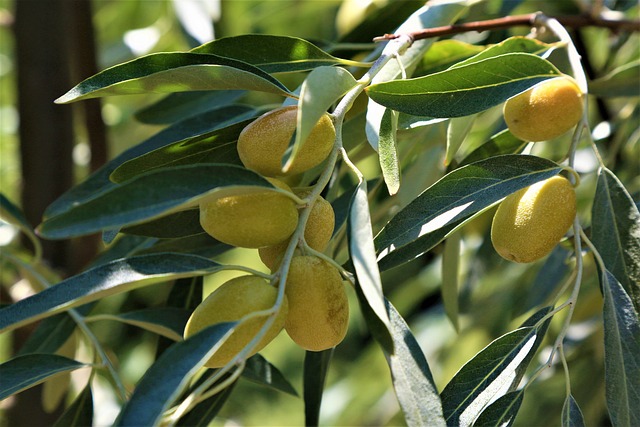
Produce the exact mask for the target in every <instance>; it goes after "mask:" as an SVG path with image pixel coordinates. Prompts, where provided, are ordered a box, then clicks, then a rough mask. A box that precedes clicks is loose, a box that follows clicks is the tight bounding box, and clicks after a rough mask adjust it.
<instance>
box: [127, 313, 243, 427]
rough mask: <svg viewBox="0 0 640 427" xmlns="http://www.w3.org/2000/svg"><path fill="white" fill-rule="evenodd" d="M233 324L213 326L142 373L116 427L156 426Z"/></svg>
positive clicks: (200, 332)
mask: <svg viewBox="0 0 640 427" xmlns="http://www.w3.org/2000/svg"><path fill="white" fill-rule="evenodd" d="M235 325H236V323H235V322H229V323H217V324H215V325H213V326H209V327H207V328H205V329H203V330H201V331H199V332H198V333H196V334H195V335H192V336H190V337H189V338H188V339H186V340H184V341H180V342H178V343H175V344H174V345H172V346H171V347H169V348H168V349H167V351H165V352H164V353H162V355H161V356H160V358H159V359H158V360H157V361H156V363H154V364H153V365H151V367H150V368H149V369H148V370H147V372H145V374H144V376H143V377H142V379H141V380H140V382H139V383H138V385H137V387H136V388H135V390H134V392H133V394H132V395H131V398H130V399H129V401H128V402H127V403H126V404H125V405H124V407H123V409H122V411H121V412H120V415H119V416H118V418H117V420H116V425H118V426H153V425H158V424H159V421H160V419H161V417H162V415H163V413H164V412H165V411H166V410H167V409H168V408H169V406H170V405H171V404H172V403H173V402H174V400H175V399H176V398H177V397H178V396H179V395H180V393H181V392H182V390H183V389H184V388H185V387H186V386H187V384H188V382H189V381H190V380H191V377H192V375H193V374H195V373H196V371H197V370H198V369H200V368H201V367H202V366H203V365H204V364H205V363H206V362H207V360H209V359H210V358H211V356H212V355H213V353H215V352H216V351H217V350H218V348H219V347H220V346H221V345H222V343H223V342H224V340H225V339H226V337H228V335H230V333H231V332H233V329H234V327H235Z"/></svg>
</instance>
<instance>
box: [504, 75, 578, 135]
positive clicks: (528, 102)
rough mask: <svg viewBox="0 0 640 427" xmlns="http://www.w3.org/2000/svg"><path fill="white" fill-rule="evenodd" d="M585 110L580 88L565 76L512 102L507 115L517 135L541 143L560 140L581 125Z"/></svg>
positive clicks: (512, 131) (507, 120)
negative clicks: (558, 138) (563, 135)
mask: <svg viewBox="0 0 640 427" xmlns="http://www.w3.org/2000/svg"><path fill="white" fill-rule="evenodd" d="M583 109H584V100H583V96H582V92H581V91H580V88H579V87H578V84H577V83H576V81H575V80H573V79H572V78H571V77H568V76H564V77H558V78H554V79H551V80H546V81H544V82H542V83H540V84H538V85H536V86H534V87H532V88H531V89H529V90H527V91H525V92H522V93H521V94H519V95H516V96H514V97H512V98H509V99H508V100H507V102H505V104H504V109H503V113H504V120H505V122H506V123H507V126H508V127H509V130H510V131H511V133H512V134H513V135H515V136H516V137H518V138H520V139H522V140H524V141H531V142H537V141H547V140H550V139H553V138H556V137H558V136H560V135H562V134H563V133H565V132H567V131H568V130H569V129H571V128H572V127H574V126H575V125H577V124H578V122H579V121H580V118H581V117H582V112H583Z"/></svg>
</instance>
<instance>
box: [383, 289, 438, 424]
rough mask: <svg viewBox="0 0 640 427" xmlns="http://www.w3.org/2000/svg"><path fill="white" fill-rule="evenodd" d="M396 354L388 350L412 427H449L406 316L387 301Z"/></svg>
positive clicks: (392, 371)
mask: <svg viewBox="0 0 640 427" xmlns="http://www.w3.org/2000/svg"><path fill="white" fill-rule="evenodd" d="M386 304H387V309H388V311H389V318H390V327H391V336H392V337H393V347H394V353H393V354H390V353H388V352H386V351H385V356H386V358H387V363H388V364H389V368H390V370H391V378H392V381H393V388H394V390H395V392H396V396H397V398H398V402H399V403H400V407H401V408H402V413H403V414H404V418H405V420H406V422H407V425H408V426H409V427H421V426H434V427H437V426H443V427H444V426H446V425H447V424H446V422H445V420H444V416H443V411H442V402H441V401H440V396H439V395H438V389H437V388H436V385H435V383H434V381H433V376H432V375H431V371H430V369H429V364H428V363H427V359H426V358H425V356H424V353H423V352H422V349H421V348H420V345H419V344H418V342H417V341H416V339H415V337H414V336H413V334H412V333H411V330H410V329H409V326H408V325H407V324H406V322H405V321H404V319H403V318H402V316H400V314H399V313H398V311H397V310H396V309H395V307H393V305H391V303H390V302H389V301H386Z"/></svg>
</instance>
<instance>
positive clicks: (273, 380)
mask: <svg viewBox="0 0 640 427" xmlns="http://www.w3.org/2000/svg"><path fill="white" fill-rule="evenodd" d="M242 377H243V378H246V379H248V380H250V381H253V382H254V383H256V384H261V385H264V386H267V387H269V388H271V389H273V390H278V391H281V392H283V393H287V394H290V395H292V396H298V392H296V389H295V388H293V386H292V385H291V383H290V382H289V381H287V379H286V378H285V377H284V375H283V374H282V372H280V371H279V370H278V368H276V367H275V366H273V365H272V364H271V363H269V361H268V360H267V359H265V358H264V357H262V356H261V355H259V354H256V355H253V356H251V357H250V358H249V359H247V361H246V363H245V366H244V370H243V371H242Z"/></svg>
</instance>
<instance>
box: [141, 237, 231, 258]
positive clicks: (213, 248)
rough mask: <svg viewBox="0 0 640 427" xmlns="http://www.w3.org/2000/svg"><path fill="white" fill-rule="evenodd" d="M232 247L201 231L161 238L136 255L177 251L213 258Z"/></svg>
mask: <svg viewBox="0 0 640 427" xmlns="http://www.w3.org/2000/svg"><path fill="white" fill-rule="evenodd" d="M231 248H232V246H229V245H227V244H226V243H222V242H219V241H217V240H216V239H214V238H213V237H211V236H209V235H208V234H207V233H201V234H195V235H193V236H187V237H178V238H177V239H162V240H159V241H157V242H155V243H154V244H153V245H152V246H149V247H144V248H141V249H140V250H139V251H136V255H141V254H157V253H162V252H176V253H183V254H191V255H199V256H202V257H205V258H212V257H214V256H217V255H220V254H222V253H224V252H226V251H228V250H229V249H231Z"/></svg>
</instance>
